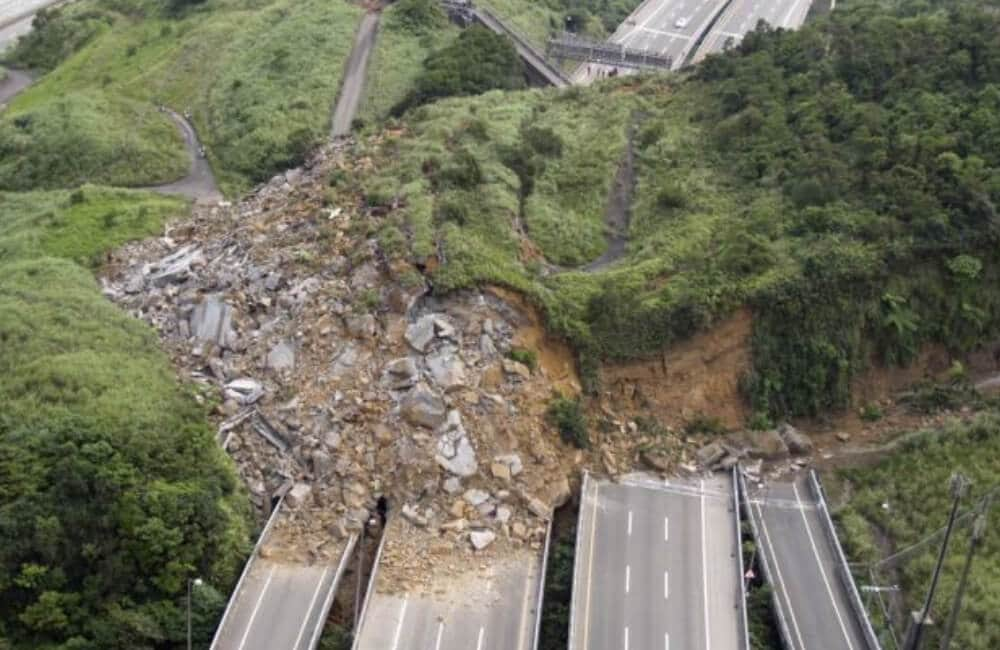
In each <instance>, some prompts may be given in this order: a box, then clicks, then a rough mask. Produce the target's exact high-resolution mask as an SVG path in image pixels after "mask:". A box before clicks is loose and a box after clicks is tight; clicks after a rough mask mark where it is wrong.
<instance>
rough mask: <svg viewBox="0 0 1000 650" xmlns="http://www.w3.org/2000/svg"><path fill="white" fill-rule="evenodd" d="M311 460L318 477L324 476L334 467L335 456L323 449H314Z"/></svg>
mask: <svg viewBox="0 0 1000 650" xmlns="http://www.w3.org/2000/svg"><path fill="white" fill-rule="evenodd" d="M310 460H311V461H312V468H313V475H314V476H315V477H316V478H324V477H325V476H326V475H327V474H329V473H330V471H331V470H332V469H333V458H332V457H331V456H330V454H328V453H326V452H325V451H323V450H321V449H316V450H315V451H313V453H312V455H311V456H310Z"/></svg>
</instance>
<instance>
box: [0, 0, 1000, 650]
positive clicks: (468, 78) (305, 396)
mask: <svg viewBox="0 0 1000 650" xmlns="http://www.w3.org/2000/svg"><path fill="white" fill-rule="evenodd" d="M180 4H184V3H180ZM495 4H496V7H495V9H496V10H497V11H498V12H499V13H501V14H504V13H505V12H506V14H505V15H509V16H511V17H513V18H514V21H515V23H517V22H518V21H522V22H521V23H519V24H524V25H529V26H532V25H533V26H534V27H533V29H534V31H535V32H537V34H532V37H534V38H536V39H538V38H539V37H542V38H543V37H544V35H545V34H543V33H541V32H542V29H541V28H540V27H539V25H541V27H545V24H546V23H545V20H550V19H552V18H560V17H562V14H563V12H564V11H566V10H567V9H572V8H574V7H575V5H574V6H571V3H569V0H567V1H566V2H563V1H562V0H547V1H546V2H545V3H525V2H523V1H522V0H495ZM619 4H620V3H607V4H606V6H605V8H604V10H601V11H600V12H597V10H596V9H595V10H594V11H590V13H589V14H588V16H590V17H591V19H588V20H587V21H584V22H586V23H588V24H586V25H585V26H584V27H583V29H584V30H585V31H588V32H589V33H591V35H595V34H597V33H599V32H600V31H601V26H600V25H598V24H595V20H596V19H597V18H599V19H600V20H601V22H602V23H604V24H605V26H607V25H609V24H610V25H612V26H613V25H614V24H615V20H614V16H615V15H617V14H618V13H621V12H625V13H627V11H628V8H624V7H620V6H619ZM580 6H583V3H581V5H580ZM587 6H588V7H591V8H594V6H595V5H592V3H587ZM369 9H372V8H371V7H361V6H359V5H356V4H352V3H347V2H321V1H319V0H316V1H315V2H314V1H312V0H307V1H305V2H290V1H287V0H270V1H266V0H261V1H260V2H242V1H239V0H208V1H207V2H205V3H193V5H192V6H189V7H180V8H178V7H175V6H173V5H171V7H167V6H162V5H156V6H154V5H153V4H152V3H151V2H147V0H115V1H114V2H97V1H96V0H83V1H81V2H80V3H78V4H74V5H73V6H71V7H69V8H66V9H63V10H61V11H59V12H56V13H54V14H51V15H48V14H47V15H46V18H45V20H44V21H42V22H43V23H44V24H40V25H39V28H38V29H37V30H36V31H35V32H33V33H32V35H31V36H29V37H28V39H27V40H26V41H25V42H24V44H23V46H22V47H20V48H18V50H16V51H15V54H14V55H12V56H13V57H14V61H13V62H15V63H18V64H20V65H23V66H30V67H32V68H34V69H35V70H36V71H37V72H39V73H43V72H44V73H46V74H44V76H41V77H40V78H39V80H38V81H37V83H35V84H34V85H33V86H31V87H30V88H29V89H27V90H26V91H25V92H23V93H21V94H19V95H18V96H17V97H15V98H14V99H13V100H12V102H11V103H10V105H9V106H8V107H7V108H6V109H4V110H3V112H2V113H0V188H3V190H4V191H3V192H2V193H0V269H2V270H3V273H0V307H2V308H0V345H2V346H3V348H4V354H2V355H0V401H2V404H0V406H2V409H0V479H2V480H0V483H2V484H3V485H4V490H5V491H4V494H5V496H4V498H3V501H2V502H0V537H3V538H4V539H9V540H11V543H10V544H7V545H3V547H2V548H0V620H2V621H3V623H0V648H2V647H6V645H10V646H11V647H13V648H16V649H18V650H20V649H21V648H33V647H42V646H45V647H50V646H51V647H53V648H69V647H71V646H72V647H74V648H75V647H86V648H89V647H99V648H119V647H120V648H140V647H142V648H145V647H156V648H159V647H168V646H172V645H173V644H181V643H183V641H184V640H185V632H186V630H185V629H184V625H183V624H182V623H181V621H184V620H185V616H184V614H185V611H184V610H185V607H186V601H185V595H186V587H187V585H188V584H190V583H189V582H188V581H189V580H192V579H193V577H204V578H205V580H204V582H205V583H206V584H205V585H204V586H203V588H202V590H201V591H198V592H196V593H195V595H194V596H193V598H194V601H195V602H194V610H195V611H194V626H195V635H196V636H197V638H200V639H207V638H210V637H211V631H212V629H213V628H214V625H215V623H216V622H217V620H218V615H219V613H220V612H221V610H222V607H223V606H224V602H225V599H226V594H225V593H224V592H226V590H227V588H228V587H229V586H230V585H231V584H233V582H234V580H235V578H236V576H237V575H238V574H239V566H240V563H241V562H242V561H243V560H244V559H245V557H246V552H247V551H248V549H249V546H250V544H249V541H250V539H251V537H250V535H249V534H248V529H249V528H250V526H249V522H250V521H251V520H252V519H253V515H252V514H251V510H253V511H255V513H256V514H257V515H259V514H261V513H266V512H267V511H268V510H269V509H270V508H271V507H272V503H273V499H274V498H275V497H277V496H284V499H285V501H284V506H283V508H285V514H286V516H284V517H283V518H282V519H281V522H280V525H279V526H278V527H277V528H276V530H275V532H274V535H273V536H272V538H271V540H270V543H269V544H268V546H267V547H266V548H264V549H263V551H262V553H263V554H265V555H266V556H267V557H269V558H271V559H275V560H277V561H288V562H306V563H312V562H330V561H331V560H332V559H333V558H334V556H335V555H336V554H337V553H338V552H339V550H338V549H340V548H341V547H342V546H343V545H342V544H341V542H342V541H343V540H344V539H346V538H348V537H349V536H351V535H352V534H354V533H357V532H358V531H360V530H361V529H362V527H364V526H365V524H366V522H367V521H368V520H369V519H370V518H371V517H373V516H375V517H376V518H377V514H378V513H379V512H380V511H381V510H383V509H384V508H388V510H389V513H390V516H391V517H392V518H393V519H392V520H391V523H390V530H394V531H399V532H400V534H398V535H394V536H393V537H392V538H391V540H390V542H391V543H387V545H386V547H385V555H384V558H383V563H382V567H381V571H380V574H379V578H378V581H377V588H378V590H379V591H380V592H384V593H387V594H390V595H398V594H401V593H404V592H405V593H414V594H419V593H422V594H426V595H429V596H433V595H434V594H438V595H440V593H441V592H442V590H446V589H447V586H448V585H449V584H452V583H451V582H449V580H453V581H454V584H457V585H467V584H468V581H469V580H474V578H475V576H477V575H479V576H485V575H487V574H489V572H490V566H493V565H497V566H499V565H502V564H504V563H505V562H510V563H512V564H513V563H516V562H517V561H518V560H519V559H522V558H526V557H528V556H532V557H535V556H537V555H538V554H539V552H540V550H541V548H542V545H543V543H544V538H545V535H546V530H547V525H548V522H549V520H550V519H551V518H552V516H553V511H554V509H556V508H559V507H561V506H563V505H564V504H567V503H571V501H572V495H573V491H574V488H575V483H576V481H577V480H578V478H579V476H580V474H581V471H582V470H584V469H588V470H591V471H595V472H599V473H601V474H606V475H611V476H616V475H620V474H623V473H626V472H629V471H632V470H634V469H640V468H641V469H646V470H651V471H654V472H658V473H661V474H663V475H671V474H675V473H678V472H695V471H699V470H702V469H720V468H728V467H731V466H732V465H733V464H734V463H735V462H736V461H737V460H740V459H742V460H744V461H745V463H746V464H747V466H748V469H749V470H750V471H751V473H752V474H754V475H758V474H759V475H777V474H781V473H784V472H787V471H789V470H794V469H797V468H801V467H803V466H805V465H808V464H819V465H821V466H827V467H829V468H830V474H831V477H832V476H836V477H837V478H839V479H840V481H839V482H838V487H839V489H838V496H840V497H841V503H842V504H843V510H842V513H841V515H840V520H839V524H840V525H841V527H842V530H843V533H844V538H845V540H846V541H847V550H848V552H849V554H850V555H851V557H852V559H857V560H858V561H860V562H865V563H869V562H875V561H877V560H878V559H879V558H880V557H884V556H885V555H886V554H888V553H891V552H892V551H893V550H896V549H899V548H901V547H904V546H906V545H908V544H912V543H916V542H918V541H919V540H920V539H922V538H923V536H925V535H926V534H929V533H931V532H933V529H934V527H935V525H936V524H935V523H934V522H936V521H938V519H941V521H943V520H944V518H945V516H946V514H947V502H946V500H945V499H942V498H939V495H937V492H934V494H931V493H930V491H931V490H932V484H933V485H937V484H938V483H941V484H942V488H941V489H942V493H943V492H944V489H945V488H944V486H943V483H944V478H945V475H946V474H948V473H949V472H950V471H951V470H952V469H962V470H964V471H966V472H967V473H969V474H970V475H973V476H974V477H976V479H977V484H976V487H975V490H974V495H973V497H974V498H976V499H978V498H980V497H981V496H982V495H984V494H986V493H987V492H988V491H989V490H990V489H992V487H993V484H995V483H996V472H995V467H994V465H995V463H991V462H990V460H989V458H990V457H989V453H988V452H989V450H990V449H991V448H992V447H994V446H996V441H997V440H998V439H1000V423H998V421H997V418H996V415H995V412H996V411H997V402H996V401H995V400H993V399H990V398H988V397H984V396H983V395H982V394H981V393H980V392H979V391H977V390H976V389H975V388H974V386H973V383H972V382H973V381H974V380H975V379H977V378H980V376H981V375H982V376H983V377H985V380H984V382H983V383H982V384H981V385H982V386H983V387H987V388H988V387H989V386H991V385H995V383H996V380H995V377H993V378H992V379H991V378H990V377H992V376H993V375H995V373H996V366H997V359H998V358H1000V356H998V352H997V349H998V347H1000V346H998V343H997V340H998V338H1000V294H998V293H997V291H996V286H997V282H998V280H1000V255H998V248H997V246H996V244H997V239H998V232H1000V230H998V227H997V226H998V223H1000V222H998V220H997V205H998V202H1000V127H998V125H1000V63H998V62H1000V14H996V13H995V12H989V11H983V10H981V8H979V7H978V6H972V4H970V3H964V2H960V3H957V4H954V6H952V5H949V6H948V7H946V8H941V7H940V6H939V3H937V2H930V3H922V4H921V6H920V7H916V5H913V4H912V3H909V2H898V3H897V2H886V3H862V2H860V1H856V2H852V3H851V4H850V5H848V6H846V7H840V6H838V9H837V11H836V12H834V13H833V14H832V15H830V16H826V17H822V18H819V19H817V20H816V21H815V22H813V23H811V24H809V25H807V26H806V27H804V28H803V29H802V30H801V31H799V32H795V33H790V32H784V31H773V30H770V29H768V28H765V27H761V28H759V29H758V30H755V31H754V32H752V33H750V34H748V35H747V37H746V38H745V39H744V40H743V42H742V44H741V45H740V46H739V47H737V48H735V49H734V50H733V51H731V52H728V53H726V54H724V55H722V56H718V57H709V58H708V59H706V60H705V61H704V62H703V63H702V64H700V65H699V66H698V67H696V68H693V69H690V70H687V71H684V72H683V73H681V74H674V75H660V76H645V75H639V76H627V77H624V78H618V79H611V80H607V81H604V82H602V83H598V84H596V85H594V86H591V87H586V88H583V87H574V88H569V89H566V90H564V91H555V90H542V89H522V90H516V91H511V90H496V89H494V90H489V89H490V88H495V87H498V86H499V87H502V88H510V87H522V84H523V68H522V67H521V64H520V63H519V62H518V61H517V60H516V56H515V55H514V54H513V48H512V47H510V45H509V44H508V43H506V42H505V41H504V40H503V39H502V38H500V37H494V36H493V35H492V34H487V33H485V32H482V31H479V32H474V31H472V30H466V31H460V30H459V29H458V28H457V27H454V26H452V25H448V24H446V23H444V22H443V21H442V17H443V14H442V13H441V11H440V8H439V7H438V6H437V5H436V4H434V3H429V2H427V1H424V0H401V2H399V3H398V4H396V5H393V6H392V7H391V8H389V9H387V10H386V12H385V15H384V31H382V32H380V36H379V39H381V40H377V44H376V49H375V51H374V52H373V54H372V62H371V67H370V69H369V75H368V88H369V92H368V94H366V96H365V99H364V100H363V102H362V108H361V115H360V117H361V119H360V121H359V122H358V123H356V124H355V129H354V131H355V133H354V135H353V136H351V137H349V138H343V139H339V140H337V141H335V142H329V141H328V140H327V133H328V129H329V124H330V108H331V105H332V103H333V101H334V100H335V98H336V96H337V88H338V87H339V84H340V76H341V73H342V70H343V65H344V63H345V62H346V60H347V58H348V51H349V49H350V47H351V43H353V41H354V39H353V35H354V32H355V29H356V27H357V24H358V22H359V21H360V19H361V16H362V15H363V13H364V12H365V11H367V10H369ZM588 11H589V10H588ZM623 15H624V14H623ZM538 16H542V18H543V21H542V22H541V23H539V22H538V21H537V20H535V18H537V17H538ZM550 22H551V21H550ZM550 26H551V25H550ZM545 31H546V32H547V31H548V28H546V30H545ZM467 50H468V51H467ZM397 60H398V61H399V62H400V66H399V68H398V69H396V68H394V67H393V66H392V65H391V63H392V62H393V61H397ZM469 61H476V62H483V65H489V66H492V67H490V68H489V69H490V70H491V71H494V72H496V73H497V74H496V78H495V79H494V78H492V77H490V78H484V77H489V76H490V75H482V74H479V75H477V74H475V72H477V70H472V71H470V70H468V69H467V67H468V66H467V65H466V64H467V63H468V62H469ZM479 72H481V70H479ZM465 84H468V85H465ZM483 91H485V92H483ZM160 105H162V106H164V107H165V108H166V109H168V110H172V111H174V112H175V113H177V114H184V113H185V112H188V111H190V113H191V122H192V124H193V125H194V127H195V128H196V130H197V133H198V136H199V137H200V138H201V141H202V144H203V145H204V147H205V148H206V152H205V153H206V158H205V159H203V160H200V163H201V169H203V170H207V166H211V169H212V171H213V172H214V174H215V175H216V177H217V178H218V179H219V186H220V189H221V191H222V192H223V193H224V194H225V196H227V197H229V199H230V200H220V201H215V200H212V201H202V202H200V203H199V204H196V205H195V204H191V203H188V202H185V201H182V200H179V199H175V198H168V197H163V196H157V195H154V194H150V193H148V192H142V191H130V190H121V189H111V188H108V187H103V186H101V185H91V184H86V183H100V184H109V185H131V186H148V185H159V184H161V183H167V182H172V181H176V180H177V179H178V178H180V177H182V176H184V174H185V173H187V171H188V170H189V168H190V162H191V158H190V155H189V154H190V153H191V152H190V151H189V150H188V148H186V147H185V142H184V141H183V139H182V138H181V135H180V133H179V131H178V130H177V128H176V124H175V123H173V121H172V120H171V118H170V114H169V112H168V111H167V110H160V109H159V106H160ZM95 277H96V280H95ZM126 315H128V316H126ZM8 350H9V353H8ZM178 378H179V380H178ZM790 420H791V421H793V424H789V423H788V422H789V421H790ZM914 431H916V432H917V433H912V434H910V435H908V436H907V437H904V438H900V434H901V433H903V432H914ZM845 459H846V460H845ZM912 467H918V468H920V471H918V472H912V471H910V469H908V468H912ZM844 468H846V469H844ZM831 483H832V481H831ZM918 483H919V485H918ZM248 502H249V503H248ZM970 503H971V501H970ZM251 504H252V506H253V507H252V508H251V507H250V505H251ZM883 504H888V506H886V505H883ZM394 527H395V528H394ZM565 547H566V544H562V546H561V548H563V550H564V552H563V553H562V554H561V555H560V562H562V564H561V565H560V567H561V568H562V569H565V568H566V566H569V564H567V556H566V554H565ZM921 548H923V547H921ZM932 550H933V549H931V548H930V547H927V548H924V549H923V550H922V551H921V552H919V553H916V552H914V553H913V554H912V555H910V556H908V558H909V559H908V560H907V562H906V563H905V564H894V565H892V566H890V567H881V568H880V569H879V571H881V573H879V574H878V575H880V576H882V577H883V578H884V579H885V580H886V581H888V582H892V583H893V584H895V583H897V582H898V583H899V584H900V585H901V586H902V587H903V591H902V592H901V593H900V594H898V595H896V596H893V597H892V600H891V602H887V605H886V611H887V612H889V617H890V618H891V619H892V620H891V621H883V623H885V624H887V625H895V626H896V628H897V629H898V628H899V627H901V625H902V619H901V616H902V615H903V614H901V613H905V612H906V611H908V610H910V609H913V608H915V607H917V606H919V602H920V595H921V586H922V585H923V584H924V583H925V581H926V577H927V574H928V567H929V565H930V563H931V562H932V561H933V557H932V556H933V553H932ZM958 560H959V558H958V556H955V557H950V558H949V564H948V568H947V573H946V577H945V579H944V580H943V582H942V590H943V592H946V593H947V594H949V595H950V594H952V593H954V589H955V584H956V580H957V575H958V573H957V571H958V565H957V564H956V562H958ZM977 563H978V564H977V567H980V568H978V569H977V575H976V577H975V578H974V580H973V582H972V583H971V586H970V590H971V591H970V595H971V594H972V593H974V594H975V600H976V601H977V603H976V604H975V605H972V606H970V609H969V610H968V611H969V614H968V616H966V617H965V618H963V620H962V621H961V623H960V626H959V629H958V636H957V639H958V642H960V643H961V644H962V647H968V648H971V649H973V650H987V649H988V648H993V647H994V646H996V644H997V643H998V642H1000V641H998V640H997V639H996V638H995V634H993V633H992V630H996V629H1000V625H996V624H995V623H996V608H995V607H992V606H990V603H992V602H993V600H995V596H996V589H995V584H996V579H995V576H996V571H997V567H998V566H1000V556H998V551H997V547H996V544H995V542H990V543H988V544H986V545H984V547H983V552H982V554H981V556H980V557H979V558H977ZM445 570H447V571H448V572H451V573H448V575H444V574H445V573H446V571H445ZM563 582H565V581H563ZM213 585H214V586H213ZM563 588H564V590H565V585H563ZM942 597H944V596H942ZM887 598H888V597H887ZM970 600H971V598H970ZM556 618H558V616H556ZM8 621H9V622H10V623H8ZM556 623H557V624H556V625H555V627H556V628H558V620H557V621H556ZM547 624H548V622H547ZM8 639H9V641H8ZM81 639H82V641H79V640H81ZM78 642H79V643H82V644H83V645H79V646H78V645H73V644H77V643H78ZM559 642H563V641H558V642H557V645H558V643H559ZM563 645H564V643H563Z"/></svg>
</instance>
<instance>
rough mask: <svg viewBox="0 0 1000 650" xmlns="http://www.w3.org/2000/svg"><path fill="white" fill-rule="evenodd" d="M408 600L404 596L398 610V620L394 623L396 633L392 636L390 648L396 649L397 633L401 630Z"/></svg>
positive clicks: (397, 644)
mask: <svg viewBox="0 0 1000 650" xmlns="http://www.w3.org/2000/svg"><path fill="white" fill-rule="evenodd" d="M409 602H410V599H409V598H404V599H403V606H402V607H401V608H400V610H399V622H398V623H396V634H395V635H393V637H392V650H397V649H398V648H399V635H400V634H401V633H402V632H403V619H405V618H406V606H407V605H408V604H409Z"/></svg>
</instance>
